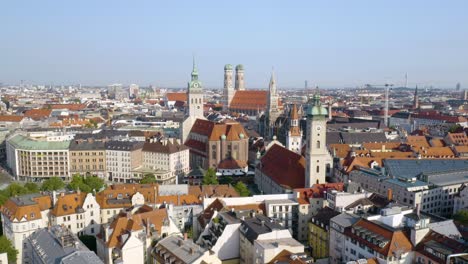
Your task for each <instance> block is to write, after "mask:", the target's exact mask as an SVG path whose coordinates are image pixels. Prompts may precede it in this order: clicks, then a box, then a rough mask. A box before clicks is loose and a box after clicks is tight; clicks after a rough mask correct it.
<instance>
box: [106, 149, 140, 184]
mask: <svg viewBox="0 0 468 264" xmlns="http://www.w3.org/2000/svg"><path fill="white" fill-rule="evenodd" d="M143 145H144V142H140V141H109V142H106V155H105V156H106V167H107V175H108V178H109V180H110V181H113V182H119V183H132V182H137V181H138V180H139V179H141V174H139V173H134V171H135V169H136V168H138V167H140V166H141V165H142V163H143V155H142V148H143Z"/></svg>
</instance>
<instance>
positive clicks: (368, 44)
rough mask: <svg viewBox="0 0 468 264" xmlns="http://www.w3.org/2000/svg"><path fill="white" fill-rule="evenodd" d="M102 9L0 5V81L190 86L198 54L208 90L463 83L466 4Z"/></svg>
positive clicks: (467, 64) (467, 61) (120, 5)
mask: <svg viewBox="0 0 468 264" xmlns="http://www.w3.org/2000/svg"><path fill="white" fill-rule="evenodd" d="M109 3H111V2H100V3H94V2H91V1H82V2H79V3H66V4H65V3H60V2H55V1H48V2H40V3H34V2H31V3H29V4H30V7H29V8H23V7H22V6H20V4H19V3H17V2H7V3H3V4H2V10H5V15H4V16H2V18H0V21H1V22H2V24H4V25H7V26H5V27H2V28H1V29H0V34H1V36H2V37H3V39H5V40H7V41H2V42H1V43H0V55H1V57H2V60H1V61H0V72H1V73H2V74H1V75H0V82H3V83H6V84H19V83H20V81H21V80H25V83H34V84H46V85H48V84H54V85H60V84H70V83H75V84H79V83H81V84H83V85H108V84H111V83H123V84H130V83H137V84H140V85H141V86H147V85H149V84H153V85H156V86H159V87H171V88H185V86H186V83H187V81H188V79H189V73H190V68H191V59H192V55H193V54H195V56H196V59H197V64H198V68H199V72H200V79H201V80H202V82H203V84H204V87H206V88H221V87H222V84H223V67H224V65H225V64H233V65H237V64H243V65H244V66H245V79H246V87H247V89H258V88H260V89H266V88H267V86H268V81H269V78H270V74H271V70H272V68H273V67H274V69H275V72H276V76H277V82H278V87H279V88H280V89H281V88H290V87H294V88H302V87H304V81H305V80H308V83H309V87H314V86H315V85H319V86H320V87H323V88H340V87H356V86H362V85H364V84H366V83H376V84H382V83H387V82H388V83H393V84H395V85H396V86H402V85H403V84H404V82H405V74H406V73H408V80H409V81H408V86H409V87H414V86H415V85H416V84H418V85H420V86H422V87H424V86H431V85H432V86H434V87H442V88H452V87H453V88H454V87H455V86H456V84H457V83H458V82H460V83H461V85H462V88H463V84H464V83H468V79H467V77H466V74H465V73H466V70H467V69H468V57H467V56H468V55H467V54H468V53H467V52H466V51H467V48H466V47H468V45H467V44H468V37H467V36H468V29H467V28H466V27H463V25H466V24H467V23H468V18H467V17H466V16H464V14H463V10H466V7H467V5H468V4H467V3H465V2H463V1H451V2H449V3H438V2H436V1H412V2H410V3H407V2H405V1H394V2H391V3H374V2H370V1H360V2H353V3H348V2H344V1H337V2H335V3H325V2H312V3H309V2H299V3H297V4H296V5H295V6H294V7H291V6H286V5H284V6H283V4H282V3H281V2H270V1H259V2H255V3H250V2H247V1H240V2H238V4H236V5H226V3H218V2H211V1H209V2H205V3H191V2H189V3H185V4H184V5H183V6H181V7H180V6H177V5H176V4H172V3H159V2H149V1H145V2H139V3H138V4H133V3H125V2H112V5H110V4H109Z"/></svg>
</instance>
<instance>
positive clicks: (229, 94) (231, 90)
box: [223, 64, 245, 111]
mask: <svg viewBox="0 0 468 264" xmlns="http://www.w3.org/2000/svg"><path fill="white" fill-rule="evenodd" d="M232 71H233V70H232V65H231V64H226V65H225V66H224V89H223V93H224V94H223V95H224V96H223V98H224V102H223V110H224V111H227V110H228V109H229V105H230V104H231V102H232V98H234V95H235V93H236V92H235V91H244V90H245V84H244V66H243V65H242V64H239V65H237V66H236V76H235V85H234V86H233V83H232V82H233V80H232V79H233V76H232Z"/></svg>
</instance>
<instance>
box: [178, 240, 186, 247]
mask: <svg viewBox="0 0 468 264" xmlns="http://www.w3.org/2000/svg"><path fill="white" fill-rule="evenodd" d="M184 240H185V238H184ZM184 240H177V245H178V246H179V247H181V246H182V245H183V244H184Z"/></svg>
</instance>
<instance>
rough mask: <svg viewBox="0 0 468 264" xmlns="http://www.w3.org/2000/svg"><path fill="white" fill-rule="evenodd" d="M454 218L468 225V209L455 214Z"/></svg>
mask: <svg viewBox="0 0 468 264" xmlns="http://www.w3.org/2000/svg"><path fill="white" fill-rule="evenodd" d="M453 219H454V220H456V221H458V222H460V223H462V224H465V225H468V210H461V211H458V213H456V214H454V215H453Z"/></svg>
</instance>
